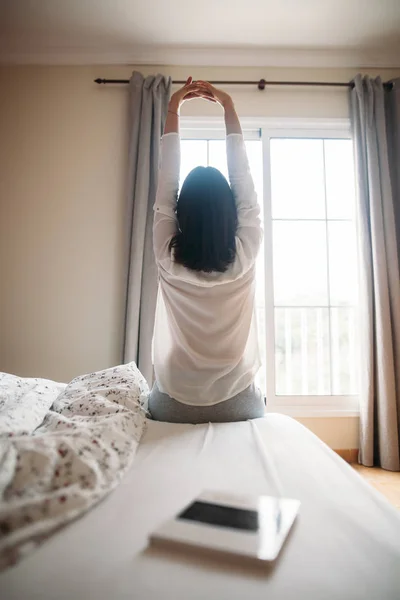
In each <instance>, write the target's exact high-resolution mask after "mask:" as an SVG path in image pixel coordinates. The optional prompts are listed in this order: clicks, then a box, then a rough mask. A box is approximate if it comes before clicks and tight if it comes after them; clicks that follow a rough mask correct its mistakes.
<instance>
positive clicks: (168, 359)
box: [153, 133, 262, 406]
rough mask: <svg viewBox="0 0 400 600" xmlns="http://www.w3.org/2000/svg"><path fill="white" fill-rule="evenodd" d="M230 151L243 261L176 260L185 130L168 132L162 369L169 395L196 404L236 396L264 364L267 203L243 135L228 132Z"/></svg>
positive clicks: (158, 214) (160, 224)
mask: <svg viewBox="0 0 400 600" xmlns="http://www.w3.org/2000/svg"><path fill="white" fill-rule="evenodd" d="M226 150H227V159H228V171H229V181H230V185H231V189H232V191H233V194H234V197H235V201H236V206H237V213H238V228H237V232H236V258H235V261H234V263H233V264H231V265H230V266H229V268H228V270H227V271H226V272H225V273H217V272H213V273H203V272H197V271H192V270H190V269H187V268H186V267H184V266H183V265H180V264H178V263H176V262H175V261H174V255H173V251H172V252H171V251H170V249H169V244H170V241H171V239H172V237H173V236H174V235H175V233H176V231H177V219H176V214H175V209H176V202H177V196H178V190H179V171H180V137H179V134H178V133H169V134H166V135H164V136H163V138H162V142H161V162H160V170H159V176H158V189H157V195H156V202H155V205H154V227H153V243H154V253H155V258H156V262H157V266H158V272H159V291H158V300H157V310H156V320H155V329H154V337H153V361H154V370H155V375H156V378H157V382H158V387H159V389H160V391H161V392H164V393H166V394H168V395H169V396H171V397H172V398H175V400H178V401H179V402H183V403H184V404H191V405H195V406H205V405H212V404H217V403H218V402H221V401H223V400H227V399H228V398H231V397H232V396H235V395H236V394H238V393H239V392H241V391H243V390H244V389H245V388H246V387H248V386H249V385H250V384H251V383H252V382H253V380H254V377H255V375H256V373H257V371H258V369H259V368H260V357H259V349H258V339H257V327H256V318H255V311H254V292H255V260H256V257H257V253H258V250H259V248H260V243H261V240H262V229H261V222H260V218H259V213H260V208H259V206H258V203H257V195H256V192H255V189H254V183H253V179H252V177H251V174H250V169H249V164H248V159H247V154H246V147H245V143H244V140H243V136H242V135H241V134H231V135H228V136H227V140H226Z"/></svg>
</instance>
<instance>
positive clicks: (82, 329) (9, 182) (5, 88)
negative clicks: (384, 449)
mask: <svg viewBox="0 0 400 600" xmlns="http://www.w3.org/2000/svg"><path fill="white" fill-rule="evenodd" d="M131 70H132V69H131V68H129V67H90V66H89V67H10V68H5V67H2V68H0V282H1V294H0V370H3V371H8V372H12V373H17V374H20V375H23V376H41V377H48V378H51V379H55V380H59V381H68V380H70V379H71V378H72V377H74V376H75V375H78V374H80V373H84V372H88V371H91V370H96V369H102V368H105V367H107V366H110V365H113V364H117V363H119V362H120V361H121V347H122V322H123V301H124V287H123V281H124V269H123V263H124V260H123V231H124V202H125V182H126V167H127V160H126V157H127V133H128V132H127V92H126V87H125V86H98V85H96V84H94V83H93V79H94V78H96V77H108V78H121V77H123V78H125V77H129V74H130V72H131ZM140 70H141V71H142V72H143V73H144V74H148V73H154V72H156V71H161V72H163V73H165V74H171V75H172V77H173V78H175V79H184V78H186V77H187V76H188V75H192V76H193V77H194V78H204V79H212V80H215V79H253V78H254V79H255V80H258V79H259V78H260V77H261V76H263V77H265V78H269V79H294V78H295V79H303V80H307V79H311V80H322V79H323V80H331V81H333V80H339V81H346V80H348V79H350V78H351V77H352V76H353V75H354V72H353V71H350V70H330V71H328V72H323V71H321V70H318V69H317V70H308V71H306V70H289V69H265V70H263V69H259V68H257V69H245V68H241V69H229V68H223V69H222V68H218V69H213V68H194V69H191V70H189V69H187V68H177V67H174V68H167V67H163V68H157V67H145V68H141V69H140ZM381 73H382V75H383V77H384V78H388V77H390V76H392V75H394V74H395V72H393V71H391V72H386V73H385V72H383V71H381ZM231 93H232V95H233V96H234V99H235V101H236V105H237V108H238V111H239V113H240V115H242V116H271V117H273V116H280V117H282V116H289V117H298V116H300V117H301V116H310V117H345V116H347V114H348V105H347V93H346V91H344V90H341V89H331V88H329V89H318V88H313V89H310V88H302V89H290V90H289V89H283V88H269V89H268V90H266V91H265V92H260V91H259V90H258V89H257V88H251V87H242V88H238V87H236V88H232V89H231ZM182 114H183V115H188V114H192V115H200V114H206V115H217V114H219V112H218V108H217V107H215V106H213V105H211V104H206V103H204V102H201V101H193V102H191V103H188V104H187V105H186V106H185V107H184V108H183V111H182ZM341 421H342V423H341V425H340V427H338V426H337V425H335V420H334V419H333V420H321V419H319V420H318V419H315V420H312V421H311V422H314V423H315V424H316V430H317V431H319V432H320V435H321V436H322V437H323V438H325V439H326V441H328V443H330V444H331V445H334V446H336V447H337V448H338V447H340V448H349V447H355V446H356V442H357V435H356V427H355V425H354V424H355V420H354V419H350V421H349V420H348V419H347V420H346V419H345V420H344V421H343V420H341Z"/></svg>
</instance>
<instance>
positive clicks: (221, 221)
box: [170, 167, 237, 273]
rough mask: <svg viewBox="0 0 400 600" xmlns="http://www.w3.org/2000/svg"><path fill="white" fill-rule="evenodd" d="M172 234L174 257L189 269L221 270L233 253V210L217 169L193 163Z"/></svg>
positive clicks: (228, 194)
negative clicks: (174, 230)
mask: <svg viewBox="0 0 400 600" xmlns="http://www.w3.org/2000/svg"><path fill="white" fill-rule="evenodd" d="M176 215H177V218H178V224H179V231H178V233H177V234H176V235H175V236H174V237H173V238H172V240H171V243H170V248H171V249H172V248H173V249H174V260H175V261H176V262H178V263H180V264H182V265H184V266H185V267H187V268H188V269H192V270H193V271H205V272H206V273H211V272H212V271H220V272H221V273H223V272H225V271H226V270H227V268H228V266H229V265H230V264H231V263H233V261H234V260H235V255H236V245H235V235H236V228H237V211H236V204H235V199H234V197H233V193H232V190H231V188H230V186H229V183H228V182H227V180H226V179H225V177H224V176H223V175H222V173H221V172H220V171H218V169H214V168H213V167H196V168H195V169H193V171H191V172H190V173H189V175H188V176H187V177H186V179H185V181H184V182H183V185H182V189H181V193H180V194H179V197H178V204H177V211H176Z"/></svg>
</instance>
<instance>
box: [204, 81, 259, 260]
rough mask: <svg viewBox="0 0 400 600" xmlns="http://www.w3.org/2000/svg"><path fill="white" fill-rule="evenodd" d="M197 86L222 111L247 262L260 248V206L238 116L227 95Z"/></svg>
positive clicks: (239, 224) (230, 175)
mask: <svg viewBox="0 0 400 600" xmlns="http://www.w3.org/2000/svg"><path fill="white" fill-rule="evenodd" d="M198 83H200V84H201V85H203V86H204V87H205V89H208V90H209V91H211V92H212V93H213V95H214V97H215V98H216V99H217V101H218V102H219V104H221V106H222V107H223V109H224V113H225V127H226V153H227V161H228V172H229V182H230V185H231V189H232V192H233V195H234V197H235V201H236V208H237V213H238V229H237V237H238V238H239V240H240V242H241V243H242V247H243V250H244V254H245V256H246V257H247V258H248V260H249V261H250V262H251V261H254V260H255V258H256V257H257V254H258V250H259V248H260V243H261V240H262V228H261V221H260V217H259V215H260V207H259V205H258V201H257V194H256V191H255V187H254V182H253V178H252V176H251V172H250V167H249V161H248V158H247V152H246V145H245V142H244V139H243V133H242V128H241V125H240V121H239V117H238V115H237V113H236V110H235V105H234V103H233V100H232V98H231V97H230V96H229V94H227V93H226V92H224V91H223V90H219V89H217V88H215V87H214V86H212V85H211V84H209V83H207V82H206V81H199V82H198Z"/></svg>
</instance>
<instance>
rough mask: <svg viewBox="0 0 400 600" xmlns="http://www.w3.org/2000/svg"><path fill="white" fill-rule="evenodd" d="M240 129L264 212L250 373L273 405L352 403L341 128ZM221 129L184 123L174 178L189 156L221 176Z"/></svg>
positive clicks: (347, 185) (351, 237) (349, 200)
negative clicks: (255, 360)
mask: <svg viewBox="0 0 400 600" xmlns="http://www.w3.org/2000/svg"><path fill="white" fill-rule="evenodd" d="M244 135H245V139H246V147H247V153H248V157H249V163H250V168H251V171H252V175H253V178H254V182H255V186H256V190H257V193H258V197H259V202H260V206H261V211H262V219H263V221H264V247H263V248H262V250H261V252H260V255H259V258H258V261H257V288H256V311H257V323H258V331H259V343H260V352H261V356H262V364H263V366H262V368H261V369H260V371H259V375H258V382H257V383H258V385H259V386H260V387H261V388H262V390H263V391H264V392H265V393H266V395H267V398H268V404H269V407H270V408H271V409H272V410H278V411H283V412H289V413H292V414H294V413H296V412H297V413H298V414H301V413H302V412H304V413H305V414H318V412H319V411H326V410H330V411H333V412H334V413H336V414H339V412H341V411H343V410H344V411H354V410H356V409H357V393H358V368H357V358H356V357H357V355H358V352H357V350H358V347H357V327H356V317H357V267H356V256H357V254H356V232H355V221H354V198H355V188H354V167H353V156H352V141H351V139H350V135H349V132H348V129H347V127H343V125H341V128H340V129H339V127H338V126H337V124H336V123H333V124H330V127H329V128H328V129H326V128H325V129H322V127H321V126H317V127H314V128H313V129H311V130H306V129H304V124H302V126H301V127H298V128H292V129H291V130H288V128H287V127H282V128H280V129H279V130H277V129H275V130H273V129H272V128H270V127H262V128H261V129H260V128H256V127H254V126H253V127H249V128H246V126H245V127H244ZM224 137H225V136H224V130H223V127H222V126H221V125H219V126H218V125H215V124H214V127H213V128H210V127H207V126H206V124H203V125H202V126H199V125H197V128H193V127H192V128H190V126H189V125H187V127H185V124H183V129H182V142H181V144H182V164H181V181H183V179H184V178H185V177H186V175H187V174H188V173H189V171H190V170H191V169H192V168H194V167H195V166H197V165H204V166H206V165H211V166H214V167H216V168H218V169H220V170H221V172H222V173H224V175H226V176H227V165H226V154H225V153H226V151H225V140H224ZM347 414H349V413H348V412H347Z"/></svg>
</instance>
